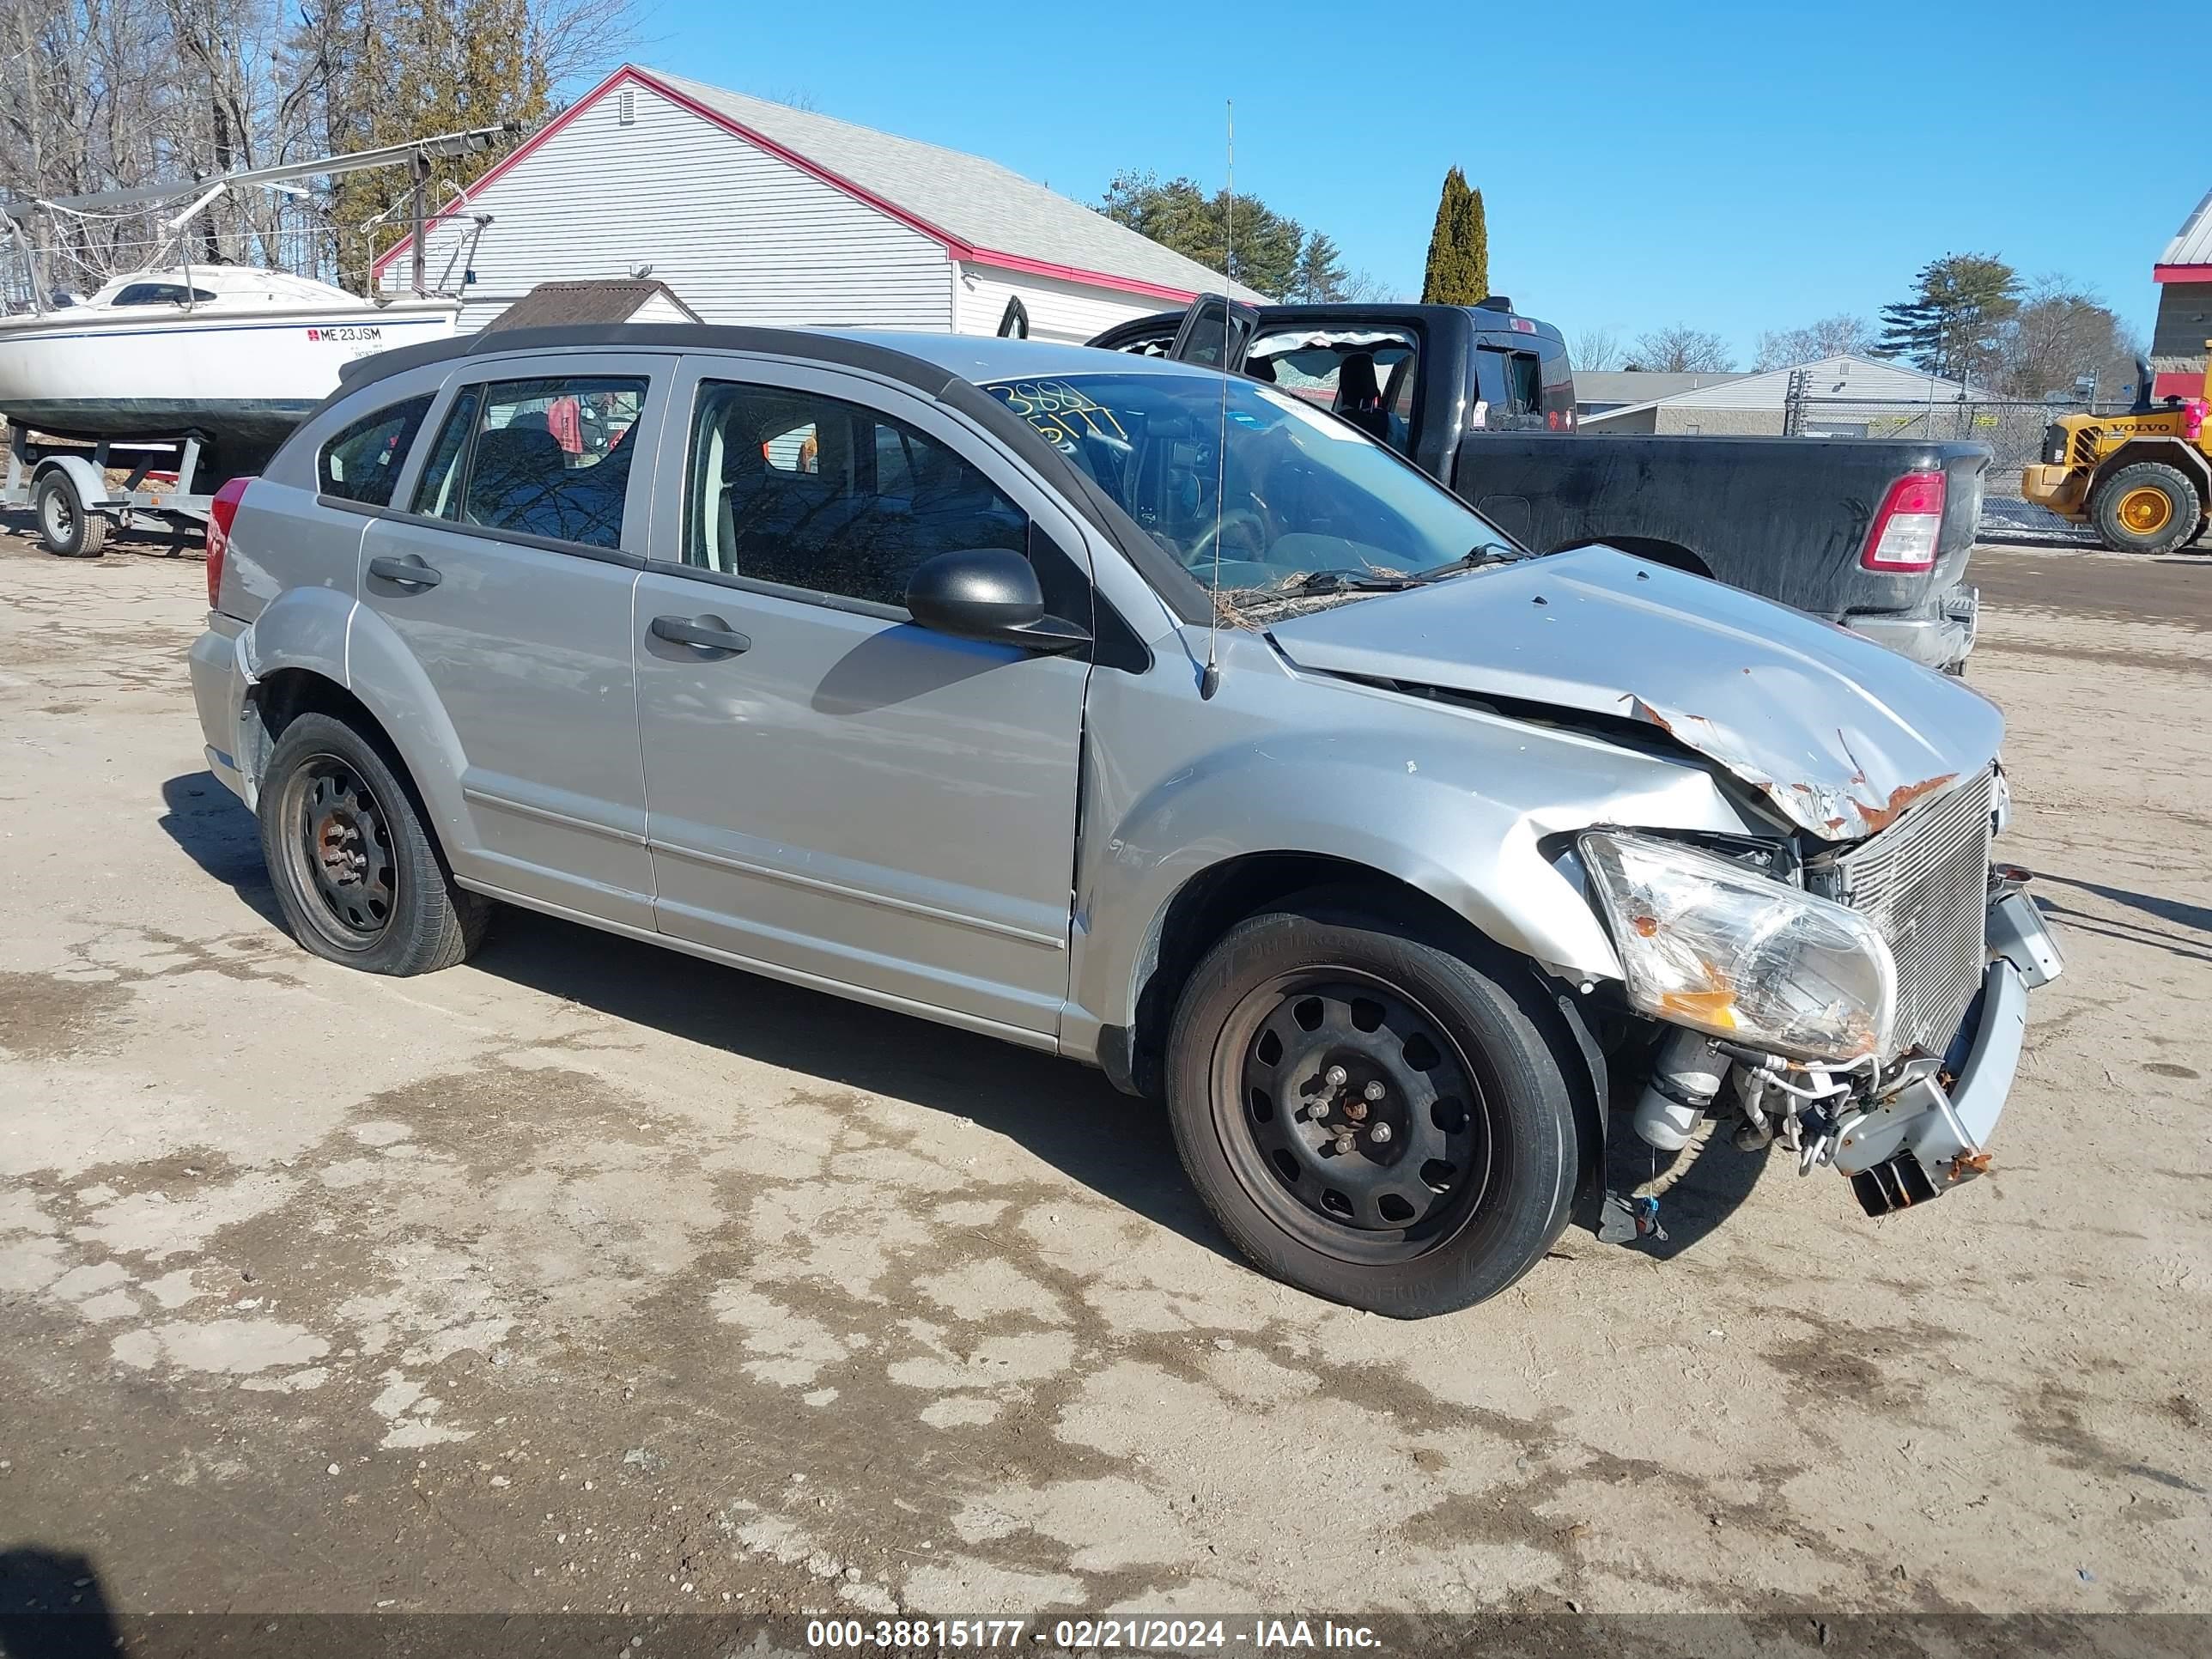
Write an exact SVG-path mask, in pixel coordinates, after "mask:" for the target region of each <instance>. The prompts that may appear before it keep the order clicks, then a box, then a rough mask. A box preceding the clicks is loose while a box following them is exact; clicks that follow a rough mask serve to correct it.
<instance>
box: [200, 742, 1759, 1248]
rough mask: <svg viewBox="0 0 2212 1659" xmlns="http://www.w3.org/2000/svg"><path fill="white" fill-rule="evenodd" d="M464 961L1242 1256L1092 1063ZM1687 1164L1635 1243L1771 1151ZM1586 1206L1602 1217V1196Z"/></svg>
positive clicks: (244, 818) (1152, 1127)
mask: <svg viewBox="0 0 2212 1659" xmlns="http://www.w3.org/2000/svg"><path fill="white" fill-rule="evenodd" d="M161 794H162V799H163V802H164V804H165V805H166V806H167V811H166V812H165V813H164V814H163V816H162V817H161V828H162V829H164V830H166V831H167V833H168V835H169V836H170V837H171V838H172V839H173V841H175V842H176V843H177V845H178V846H179V847H180V848H183V849H184V851H185V854H187V855H188V856H189V857H190V858H191V860H192V861H193V862H194V863H195V864H197V866H199V867H200V868H201V869H202V870H204V871H205V872H207V873H208V874H210V875H211V876H213V877H215V878H216V879H217V880H219V881H221V882H222V883H224V884H226V885H228V887H230V888H231V889H232V890H234V892H236V893H237V894H238V896H239V897H240V899H241V900H242V901H243V902H245V903H246V904H247V905H248V906H250V907H251V908H252V909H253V910H254V911H255V912H256V913H257V914H258V915H260V916H261V918H262V919H263V921H265V922H267V923H268V924H269V925H270V927H280V926H281V925H282V924H281V922H280V921H279V917H278V913H277V909H276V897H275V895H274V893H273V892H272V891H271V890H270V885H269V878H268V872H267V871H266V869H265V868H264V865H263V863H262V858H261V842H260V836H259V831H258V827H257V825H256V824H255V822H254V819H253V816H252V814H251V813H250V812H248V811H246V808H245V806H244V805H243V804H242V803H241V802H240V800H239V799H238V798H237V797H236V796H234V795H233V794H232V793H230V791H229V790H228V789H226V788H225V787H223V786H222V784H221V783H219V782H217V781H216V779H215V777H214V776H213V775H211V774H210V773H206V772H197V773H192V774H189V775H185V776H181V777H175V778H172V779H170V780H169V781H167V783H165V784H164V785H163V786H162V787H161ZM470 965H471V967H472V968H474V969H477V970H479V971H481V972H483V973H488V974H492V975H496V976H498V977H499V978H501V979H504V980H506V981H508V982H509V983H511V984H514V985H518V986H521V987H526V989H529V990H532V991H535V992H538V993H539V994H543V995H545V996H550V997H557V998H559V999H560V1000H562V1001H564V1002H573V1003H576V1004H579V1005H580V1006H584V1007H586V1008H591V1009H594V1010H596V1011H597V1012H600V1013H603V1014H605V1015H607V1016H609V1017H610V1018H615V1019H619V1020H622V1021H624V1022H626V1023H629V1024H638V1025H642V1026H647V1027H649V1028H651V1029H652V1030H658V1031H660V1032H663V1033H665V1034H666V1035H668V1036H673V1037H678V1038H680V1039H682V1040H683V1041H684V1042H695V1043H697V1044H699V1045H701V1046H702V1047H705V1048H720V1049H723V1050H726V1051H727V1052H729V1053H731V1054H741V1055H743V1056H744V1057H745V1058H747V1059H750V1060H758V1061H761V1062H762V1063H763V1064H766V1065H770V1066H779V1067H781V1068H782V1069H784V1070H786V1071H790V1072H795V1073H800V1074H802V1075H804V1076H807V1077H811V1078H814V1079H819V1080H820V1081H822V1082H823V1083H824V1084H827V1085H832V1086H837V1087H843V1088H848V1089H854V1090H859V1091H866V1092H867V1093H871V1094H880V1095H885V1096H889V1097H892V1098H894V1099H898V1100H904V1101H908V1102H911V1103H914V1104H915V1105H917V1106H922V1107H927V1109H930V1110H932V1111H938V1112H944V1113H947V1114H949V1115H953V1116H957V1117H962V1118H965V1119H967V1120H968V1121H970V1122H972V1123H975V1124H976V1125H977V1126H979V1127H982V1128H985V1129H988V1130H990V1131H992V1132H994V1133H999V1134H1003V1135H1005V1136H1006V1138H1007V1139H1010V1140H1012V1141H1015V1142H1017V1143H1018V1144H1019V1145H1020V1146H1024V1147H1026V1148H1027V1149H1028V1150H1029V1151H1030V1152H1031V1153H1033V1154H1034V1155H1035V1156H1036V1157H1037V1158H1042V1160H1044V1161H1045V1162H1046V1163H1048V1164H1051V1165H1052V1166H1053V1167H1054V1169H1056V1170H1060V1172H1061V1173H1062V1174H1063V1175H1065V1176H1067V1177H1068V1178H1069V1179H1070V1180H1073V1181H1074V1182H1077V1183H1079V1185H1081V1186H1084V1187H1086V1188H1090V1189H1091V1191H1092V1192H1095V1193H1097V1194H1098V1195H1099V1196H1100V1197H1102V1198H1104V1199H1107V1200H1109V1201H1111V1202H1113V1203H1115V1204H1118V1205H1121V1206H1123V1207H1124V1208H1126V1209H1128V1210H1131V1211H1133V1212H1135V1213H1137V1214H1139V1215H1141V1216H1143V1217H1144V1218H1146V1219H1147V1220H1148V1221H1152V1222H1153V1223H1155V1224H1157V1225H1160V1226H1163V1227H1167V1228H1170V1229H1172V1230H1173V1231H1176V1232H1177V1233H1180V1234H1182V1236H1183V1237H1186V1238H1188V1239H1191V1240H1193V1241H1194V1242H1195V1243H1200V1244H1203V1245H1204V1246H1206V1249H1210V1250H1212V1251H1213V1252H1214V1253H1215V1254H1216V1255H1220V1256H1223V1257H1224V1258H1225V1259H1228V1260H1232V1261H1241V1259H1242V1258H1241V1257H1239V1256H1237V1254H1236V1252H1235V1251H1234V1250H1232V1249H1231V1248H1230V1247H1229V1246H1228V1245H1227V1243H1225V1241H1224V1240H1223V1239H1222V1237H1220V1235H1219V1233H1218V1231H1216V1230H1215V1228H1214V1225H1213V1223H1212V1219H1211V1218H1209V1217H1208V1216H1207V1215H1206V1210H1205V1206H1203V1205H1202V1204H1201V1203H1200V1201H1199V1199H1198V1197H1197V1194H1195V1193H1194V1192H1193V1191H1192V1190H1191V1188H1190V1187H1189V1184H1188V1182H1186V1181H1185V1180H1184V1178H1183V1175H1182V1169H1181V1167H1180V1165H1179V1164H1178V1162H1177V1160H1176V1152H1175V1144H1174V1139H1173V1137H1172V1136H1171V1135H1170V1132H1169V1129H1168V1123H1167V1118H1166V1115H1165V1113H1164V1111H1163V1110H1162V1109H1161V1107H1160V1105H1159V1104H1158V1102H1155V1101H1148V1100H1137V1099H1133V1098H1131V1097H1128V1096H1127V1095H1124V1094H1122V1093H1121V1092H1120V1091H1117V1090H1116V1089H1115V1088H1114V1087H1113V1085H1110V1084H1109V1083H1108V1082H1107V1081H1106V1079H1105V1077H1104V1075H1103V1073H1099V1072H1097V1071H1095V1070H1093V1069H1092V1068H1091V1067H1090V1066H1081V1065H1078V1064H1077V1063H1075V1062H1074V1061H1073V1060H1060V1059H1058V1058H1056V1057H1054V1056H1053V1055H1049V1054H1040V1053H1037V1052H1036V1051H1034V1050H1031V1049H1026V1048H1017V1047H1015V1046H1013V1045H1012V1044H1011V1043H1007V1042H1001V1041H1000V1040H999V1039H997V1038H995V1037H987V1036H976V1035H974V1034H972V1033H969V1032H966V1031H959V1030H953V1029H952V1028H951V1027H949V1026H944V1025H939V1024H936V1023H934V1022H933V1021H929V1020H924V1019H920V1018H914V1017H911V1016H908V1015H905V1014H898V1013H893V1012H888V1011H886V1010H884V1009H880V1008H872V1007H869V1006H866V1005H865V1004H862V1003H858V1002H853V1001H850V1000H847V999H845V998H843V997H839V996H833V995H831V994H828V993H826V992H820V991H810V990H806V989H804V988H802V987H798V986H793V985H787V984H785V983H783V982H782V981H780V980H774V979H769V978H765V977H763V976H761V975H754V974H749V973H746V972H744V971H743V970H742V969H735V968H726V967H722V966H720V965H719V964H717V963H708V962H703V961H701V960H699V959H698V958H696V957H690V956H686V955H684V954H683V953H681V952H679V951H671V950H667V949H665V948H663V947H661V946H659V945H651V944H647V943H644V942H642V941H640V940H635V939H624V938H622V937H620V936H618V935H616V934H611V933H602V932H600V931H599V930H598V929H596V928H592V927H584V926H583V925H581V924H580V923H575V922H568V921H559V920H556V918H553V917H550V916H545V915H538V913H537V912H535V911H531V910H524V909H519V908H514V907H513V906H505V907H502V908H501V910H500V912H499V915H498V916H497V918H496V920H495V921H494V923H493V927H492V933H491V937H490V939H489V940H488V941H487V942H486V943H485V945H483V948H482V949H481V950H479V951H477V954H476V956H475V957H472V958H471V963H470ZM1676 1162H1677V1160H1675V1159H1674V1158H1668V1159H1665V1160H1662V1164H1661V1165H1660V1166H1659V1168H1660V1169H1661V1170H1663V1171H1664V1172H1665V1173H1666V1174H1667V1176H1668V1182H1667V1184H1666V1191H1665V1195H1664V1198H1663V1200H1662V1220H1663V1222H1664V1225H1665V1226H1666V1230H1667V1233H1668V1237H1666V1238H1665V1239H1664V1240H1660V1239H1643V1240H1639V1241H1638V1243H1637V1244H1636V1246H1635V1248H1637V1249H1642V1250H1644V1251H1645V1252H1647V1253H1649V1254H1651V1255H1658V1256H1660V1257H1662V1258H1666V1257H1672V1256H1676V1255H1681V1254H1682V1253H1683V1252H1685V1251H1686V1250H1688V1249H1692V1248H1694V1247H1695V1246H1696V1245H1697V1244H1698V1243H1699V1242H1700V1241H1701V1240H1703V1239H1704V1238H1705V1237H1707V1236H1708V1235H1710V1234H1711V1232H1713V1231H1715V1230H1716V1229H1717V1228H1718V1227H1719V1226H1720V1225H1721V1224H1722V1223H1723V1221H1725V1220H1726V1219H1727V1218H1728V1217H1729V1215H1730V1214H1732V1213H1733V1212H1735V1210H1736V1208H1737V1207H1738V1206H1741V1204H1742V1203H1743V1201H1744V1200H1745V1199H1746V1198H1747V1196H1748V1195H1749V1194H1750V1193H1751V1190H1752V1188H1753V1187H1755V1186H1756V1185H1757V1184H1758V1182H1759V1176H1760V1174H1761V1173H1762V1171H1763V1170H1764V1169H1765V1158H1759V1157H1753V1156H1747V1155H1745V1154H1742V1153H1740V1152H1736V1151H1735V1149H1734V1148H1732V1147H1729V1146H1725V1145H1721V1146H1712V1147H1710V1148H1708V1149H1707V1150H1706V1151H1705V1153H1704V1155H1703V1156H1701V1157H1699V1158H1695V1159H1693V1160H1689V1159H1686V1160H1681V1161H1680V1168H1679V1170H1678V1169H1676V1168H1675V1167H1674V1165H1675V1164H1676ZM1653 1174H1654V1165H1653V1164H1652V1159H1651V1152H1650V1148H1649V1147H1647V1146H1644V1143H1643V1142H1641V1141H1639V1140H1638V1139H1636V1137H1635V1135H1634V1133H1632V1131H1631V1130H1630V1129H1629V1127H1628V1122H1627V1120H1626V1117H1625V1116H1623V1115H1619V1114H1616V1115H1614V1116H1613V1120H1612V1122H1611V1123H1610V1125H1609V1126H1608V1146H1607V1181H1606V1184H1607V1187H1608V1188H1611V1189H1612V1190H1613V1191H1616V1192H1621V1193H1626V1192H1628V1191H1630V1190H1631V1189H1632V1188H1634V1187H1635V1186H1636V1185H1637V1184H1638V1182H1643V1181H1645V1180H1648V1179H1650V1177H1651V1176H1652V1175H1653ZM1577 1222H1578V1223H1579V1224H1580V1225H1583V1226H1585V1227H1587V1228H1591V1229H1594V1228H1595V1222H1596V1213H1595V1206H1594V1205H1593V1206H1585V1209H1584V1211H1583V1212H1581V1213H1578V1215H1577Z"/></svg>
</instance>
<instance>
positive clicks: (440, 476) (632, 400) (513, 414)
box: [415, 374, 646, 547]
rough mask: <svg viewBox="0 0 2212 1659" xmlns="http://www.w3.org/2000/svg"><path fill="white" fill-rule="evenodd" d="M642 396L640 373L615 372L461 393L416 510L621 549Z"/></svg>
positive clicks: (467, 389) (506, 384) (474, 388)
mask: <svg viewBox="0 0 2212 1659" xmlns="http://www.w3.org/2000/svg"><path fill="white" fill-rule="evenodd" d="M645 392H646V382H645V380H643V378H642V377H639V376H632V375H617V374H585V375H564V376H560V377H556V378H549V379H542V380H500V381H495V382H494V383H493V384H491V385H489V386H469V387H465V388H464V389H463V390H462V392H460V393H459V395H458V396H457V397H456V398H455V399H454V402H453V413H452V414H451V415H449V416H447V421H446V427H445V430H444V431H443V432H441V434H440V435H439V439H438V443H437V447H436V448H435V450H434V451H433V453H432V454H431V457H430V459H429V461H428V464H427V465H425V466H424V468H423V470H422V483H421V485H420V486H419V487H418V488H417V489H416V497H415V510H416V512H418V513H426V514H428V515H429V516H431V517H434V518H443V519H452V520H455V521H456V522H458V523H461V524H471V525H482V526H485V527H486V528H487V529H492V530H507V531H513V532H517V533H519V534H521V535H526V536H543V537H545V538H548V539H550V540H552V541H562V542H578V543H581V544H584V545H586V546H590V547H619V546H621V545H622V528H623V502H624V501H625V499H626V498H627V496H628V495H629V473H630V461H631V458H632V456H633V455H634V454H635V452H636V446H635V445H634V444H632V443H630V442H629V435H630V433H631V431H632V429H633V428H635V426H636V424H637V417H638V414H639V411H640V410H642V409H643V408H644V406H645ZM464 434H465V435H467V440H468V441H467V442H466V444H465V446H464V444H463V442H462V435H464Z"/></svg>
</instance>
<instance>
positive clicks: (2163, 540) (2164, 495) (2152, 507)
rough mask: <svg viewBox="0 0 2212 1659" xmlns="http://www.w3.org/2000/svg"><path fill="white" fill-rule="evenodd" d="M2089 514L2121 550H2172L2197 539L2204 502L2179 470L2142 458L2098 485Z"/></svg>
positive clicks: (2107, 541)
mask: <svg viewBox="0 0 2212 1659" xmlns="http://www.w3.org/2000/svg"><path fill="white" fill-rule="evenodd" d="M2089 516H2090V519H2091V520H2092V521H2093V523H2094V524H2095V525H2096V526H2097V535H2098V538H2100V540H2101V541H2103V543H2104V544H2105V545H2106V547H2109V548H2111V549H2112V550H2113V551H2114V552H2116V553H2171V552H2172V551H2173V550H2174V549H2176V548H2178V547H2179V546H2181V545H2182V544H2185V543H2186V542H2188V541H2191V540H2192V539H2193V538H2195V536H2196V534H2197V523H2198V521H2199V520H2202V519H2203V516H2204V506H2203V502H2202V501H2198V500H2197V486H2196V485H2195V484H2193V483H2191V482H2190V481H2189V477H2188V476H2187V475H2186V474H2185V473H2184V472H2182V471H2180V470H2179V468H2177V467H2171V466H2167V465H2165V464H2164V463H2162V462H2159V461H2137V462H2136V464H2135V465H2132V466H2124V467H2122V468H2121V469H2120V470H2119V471H2117V472H2115V473H2113V474H2112V477H2109V478H2107V479H2106V480H2105V482H2104V483H2100V484H2099V485H2098V486H2097V496H2096V499H2095V500H2094V501H2092V502H2091V503H2090V504H2089Z"/></svg>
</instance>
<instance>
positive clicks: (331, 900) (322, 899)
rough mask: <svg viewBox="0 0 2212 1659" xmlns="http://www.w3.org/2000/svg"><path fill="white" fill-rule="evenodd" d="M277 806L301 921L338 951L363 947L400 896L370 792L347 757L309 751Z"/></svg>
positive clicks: (377, 935)
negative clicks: (302, 916) (303, 912)
mask: <svg viewBox="0 0 2212 1659" xmlns="http://www.w3.org/2000/svg"><path fill="white" fill-rule="evenodd" d="M281 811H282V817H281V818H280V820H279V821H280V822H281V823H283V824H285V825H286V827H287V834H286V836H285V856H286V857H287V859H288V860H290V862H291V865H292V872H293V877H294V880H293V886H294V888H295V890H297V891H298V893H299V895H300V898H301V903H302V907H303V908H305V910H306V912H307V920H308V921H309V922H310V923H311V924H312V925H313V927H314V928H315V930H316V931H317V932H318V933H321V934H322V935H323V937H324V938H325V939H328V940H329V941H330V942H331V944H332V945H336V946H337V948H338V949H340V950H343V951H366V950H368V948H369V947H370V946H371V945H374V944H375V943H376V942H377V940H379V939H381V938H383V937H384V933H385V930H386V928H388V927H391V926H392V913H393V911H394V910H395V909H396V908H397V907H398V898H399V891H398V867H397V866H396V864H395V862H394V860H393V859H392V831H391V829H390V826H389V824H388V823H387V822H386V818H385V814H384V808H383V806H382V805H381V804H380V802H379V801H378V800H377V799H376V793H375V792H374V790H372V789H371V788H370V787H368V783H367V782H366V781H363V779H362V775H361V774H360V773H359V772H358V771H356V770H355V769H354V768H353V767H352V765H350V764H349V763H347V762H346V761H344V760H343V759H341V758H339V757H337V756H336V755H316V756H313V757H310V758H309V759H308V760H307V762H306V763H303V764H301V766H298V767H296V768H295V769H293V772H292V775H291V776H290V777H289V778H288V779H287V780H286V781H285V785H284V796H283V801H282V804H281Z"/></svg>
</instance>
